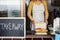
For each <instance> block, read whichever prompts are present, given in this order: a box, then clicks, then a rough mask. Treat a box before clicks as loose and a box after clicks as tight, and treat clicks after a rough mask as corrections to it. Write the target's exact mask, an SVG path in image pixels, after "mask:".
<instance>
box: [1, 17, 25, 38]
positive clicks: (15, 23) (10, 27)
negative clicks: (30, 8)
mask: <svg viewBox="0 0 60 40" xmlns="http://www.w3.org/2000/svg"><path fill="white" fill-rule="evenodd" d="M25 33H26V32H25V18H20V17H19V18H16V17H15V18H12V17H8V18H6V17H4V18H0V37H25Z"/></svg>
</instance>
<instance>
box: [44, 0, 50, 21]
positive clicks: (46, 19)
mask: <svg viewBox="0 0 60 40" xmlns="http://www.w3.org/2000/svg"><path fill="white" fill-rule="evenodd" d="M43 3H44V7H45V22H46V21H48V17H49V13H48V7H47V2H46V0H43Z"/></svg>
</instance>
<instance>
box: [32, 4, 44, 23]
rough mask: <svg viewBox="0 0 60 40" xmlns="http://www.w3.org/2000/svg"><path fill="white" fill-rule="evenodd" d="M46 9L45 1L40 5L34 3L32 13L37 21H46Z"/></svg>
mask: <svg viewBox="0 0 60 40" xmlns="http://www.w3.org/2000/svg"><path fill="white" fill-rule="evenodd" d="M44 11H45V9H44V5H43V3H41V4H39V5H38V4H36V3H34V5H33V10H32V13H33V19H34V20H35V22H44Z"/></svg>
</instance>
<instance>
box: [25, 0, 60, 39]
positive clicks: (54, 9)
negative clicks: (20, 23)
mask: <svg viewBox="0 0 60 40" xmlns="http://www.w3.org/2000/svg"><path fill="white" fill-rule="evenodd" d="M46 1H47V4H48V11H49V18H48V25H47V26H48V27H47V29H48V32H47V33H48V35H53V37H55V36H54V34H55V31H56V29H57V28H56V27H55V26H59V19H60V0H46ZM29 2H30V0H26V7H28V4H29ZM26 9H27V8H26ZM26 14H27V11H26ZM26 18H27V19H26V21H27V24H26V25H27V27H26V30H27V37H32V36H28V35H33V32H31V29H30V28H29V27H30V26H31V24H30V19H29V18H28V16H26ZM58 28H59V27H58ZM40 36H41V35H40ZM47 37H48V36H47ZM43 40H45V39H43ZM46 40H49V39H46ZM50 40H52V39H50ZM53 40H54V39H53Z"/></svg>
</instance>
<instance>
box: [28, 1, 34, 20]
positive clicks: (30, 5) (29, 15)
mask: <svg viewBox="0 0 60 40" xmlns="http://www.w3.org/2000/svg"><path fill="white" fill-rule="evenodd" d="M32 7H33V1H31V2H30V4H29V7H28V13H27V15H28V17H29V19H30V20H31V21H32V20H33V17H32V15H31V12H32Z"/></svg>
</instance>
